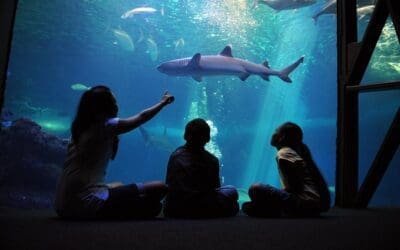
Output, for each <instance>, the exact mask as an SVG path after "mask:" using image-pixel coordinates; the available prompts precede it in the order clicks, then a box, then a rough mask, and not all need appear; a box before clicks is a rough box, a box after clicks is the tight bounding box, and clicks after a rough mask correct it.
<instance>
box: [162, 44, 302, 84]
mask: <svg viewBox="0 0 400 250" xmlns="http://www.w3.org/2000/svg"><path fill="white" fill-rule="evenodd" d="M303 61H304V56H302V57H300V58H299V59H298V60H297V61H296V62H294V63H293V64H291V65H289V66H288V67H286V68H284V69H282V70H273V69H271V68H270V67H269V65H268V62H267V61H265V62H264V63H262V64H256V63H253V62H250V61H246V60H244V59H241V58H236V57H233V55H232V47H231V46H230V45H227V46H226V47H225V48H224V49H223V50H222V51H221V53H220V54H218V55H201V54H200V53H196V54H195V55H194V56H193V57H186V58H181V59H175V60H172V61H168V62H164V63H162V64H161V65H159V66H158V67H157V69H158V70H159V71H160V72H162V73H164V74H167V75H170V76H191V77H193V79H194V80H196V81H198V82H201V81H202V78H203V76H218V75H231V76H238V77H239V78H240V79H241V80H242V81H245V80H246V79H247V78H248V77H249V76H250V75H259V76H260V77H261V78H262V79H264V80H266V81H269V76H271V75H272V76H278V77H279V78H280V79H282V80H283V81H285V82H292V80H291V79H290V78H289V74H290V73H291V72H292V71H293V70H295V69H296V68H297V66H299V64H300V63H302V62H303Z"/></svg>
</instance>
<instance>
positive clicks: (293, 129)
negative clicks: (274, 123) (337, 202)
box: [279, 122, 330, 211]
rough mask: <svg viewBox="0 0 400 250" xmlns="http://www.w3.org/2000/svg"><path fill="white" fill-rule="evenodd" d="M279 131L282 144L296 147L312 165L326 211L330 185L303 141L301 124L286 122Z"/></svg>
mask: <svg viewBox="0 0 400 250" xmlns="http://www.w3.org/2000/svg"><path fill="white" fill-rule="evenodd" d="M279 133H281V134H282V139H281V142H280V143H281V146H288V147H291V148H292V149H294V150H295V151H296V152H297V153H298V154H299V155H300V157H301V158H302V159H303V160H304V161H305V162H306V163H307V165H308V166H310V167H311V170H312V175H313V176H314V179H315V180H316V181H318V186H319V187H320V188H321V190H320V193H321V199H322V200H321V209H322V211H326V210H328V209H329V206H330V194H329V189H328V185H327V184H326V181H325V179H324V177H323V176H322V174H321V172H320V171H319V169H318V167H317V164H316V163H315V161H314V159H313V157H312V154H311V151H310V149H309V148H308V146H307V145H306V144H304V143H303V131H302V129H301V128H300V126H299V125H297V124H295V123H292V122H286V123H284V124H283V125H282V126H280V127H279Z"/></svg>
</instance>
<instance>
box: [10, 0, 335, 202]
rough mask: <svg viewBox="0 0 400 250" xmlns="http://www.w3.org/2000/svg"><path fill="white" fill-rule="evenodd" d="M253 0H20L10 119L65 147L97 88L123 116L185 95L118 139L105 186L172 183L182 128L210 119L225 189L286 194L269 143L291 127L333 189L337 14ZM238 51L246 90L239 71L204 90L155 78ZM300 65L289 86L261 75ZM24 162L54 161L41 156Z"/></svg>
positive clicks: (186, 80)
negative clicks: (259, 186) (178, 65)
mask: <svg viewBox="0 0 400 250" xmlns="http://www.w3.org/2000/svg"><path fill="white" fill-rule="evenodd" d="M256 2H259V3H258V5H257V4H255V5H254V6H253V2H252V1H247V0H224V1H219V0H218V1H217V0H208V1H205V0H200V1H199V0H182V1H178V0H166V1H156V0H147V1H143V0H140V1H128V0H116V1H103V0H90V1H89V0H85V1H83V0H71V1H61V0H40V1H39V0H34V1H32V0H31V1H27V0H20V1H19V6H18V12H17V17H16V22H15V29H14V40H13V44H12V51H11V59H10V63H9V69H8V80H7V86H6V102H5V107H4V110H5V111H8V116H7V117H6V118H5V121H16V120H17V119H19V118H22V117H24V118H28V119H31V120H33V121H34V122H36V123H38V124H39V125H40V126H41V127H42V130H43V131H44V132H46V133H50V134H51V135H55V136H57V137H59V138H65V139H68V138H69V137H70V124H71V122H72V120H73V119H74V116H75V112H76V108H77V105H78V102H79V99H80V97H81V95H82V93H83V92H84V91H85V90H87V89H88V88H90V87H93V86H95V85H98V84H105V85H107V86H109V87H110V88H111V89H112V91H113V92H114V94H115V96H116V98H117V101H118V105H119V116H120V117H127V116H130V115H133V114H136V113H137V112H139V111H141V110H143V109H144V108H147V107H148V106H150V105H152V104H154V103H156V102H157V101H159V99H160V98H161V95H162V93H164V91H165V90H168V91H169V92H170V93H171V94H173V95H174V96H175V98H176V100H175V102H174V103H173V104H172V105H170V106H168V107H167V108H165V110H163V111H162V112H161V113H160V114H159V115H157V116H156V117H155V118H154V119H152V120H151V121H149V122H148V123H146V124H144V125H143V126H142V127H141V129H137V130H135V131H133V132H131V133H129V134H125V135H122V136H121V137H120V139H121V141H120V145H119V151H118V155H117V157H116V159H115V160H114V161H112V162H111V163H110V166H109V168H108V172H107V177H106V181H108V182H111V181H122V182H124V183H131V182H143V181H147V180H164V179H165V172H166V164H167V161H168V158H169V155H170V154H171V152H173V150H174V149H175V148H176V147H178V146H179V145H182V144H183V143H184V140H183V131H184V126H185V124H186V123H187V122H188V121H189V120H191V119H193V118H195V117H202V118H204V119H206V120H207V121H208V122H209V124H210V125H211V130H212V138H211V141H210V142H209V143H208V145H207V149H208V150H209V151H210V152H211V153H213V154H214V155H215V156H217V157H218V159H219V161H220V163H221V170H220V173H221V176H222V177H223V178H222V179H223V184H232V185H235V186H237V187H238V188H241V190H242V191H245V190H247V188H248V187H249V186H250V185H251V184H252V183H254V182H256V181H257V182H263V183H269V184H272V185H276V186H278V187H279V177H278V171H277V167H276V163H275V154H276V149H274V148H273V147H272V146H270V144H269V141H270V137H271V134H272V133H273V132H274V130H275V128H276V127H277V126H278V125H280V124H281V123H283V122H285V121H293V122H296V123H298V124H299V125H301V126H302V128H303V129H304V134H305V143H306V144H308V145H309V147H310V148H311V151H312V153H313V156H314V158H315V161H316V162H317V164H318V165H319V167H320V168H321V170H322V173H323V175H324V177H325V178H326V179H327V181H328V184H329V186H331V190H332V191H334V180H335V177H334V173H335V159H336V150H335V141H336V110H337V108H336V92H337V84H336V63H337V61H336V18H334V17H333V13H334V11H330V9H326V8H325V7H324V5H325V3H324V1H309V2H307V3H306V4H301V3H298V2H296V1H295V2H296V3H294V5H293V6H289V7H284V6H283V5H271V4H264V3H265V2H263V1H256ZM138 8H140V9H138ZM285 8H286V9H285ZM130 10H132V11H131V12H129V11H130ZM312 17H314V18H312ZM229 44H231V45H232V54H233V56H234V57H235V58H243V59H245V60H248V61H250V62H254V63H256V64H258V66H257V67H258V68H257V69H249V70H250V71H252V72H253V73H254V74H253V75H252V76H250V77H249V78H247V79H246V80H245V81H241V79H239V77H238V76H237V75H234V74H233V71H235V70H237V68H229V67H228V66H226V65H225V66H224V65H220V67H221V68H220V70H221V72H217V74H218V76H204V77H202V81H201V82H200V77H193V78H192V77H190V76H188V77H185V76H183V77H176V76H172V77H171V76H168V75H165V74H163V73H162V72H159V71H158V70H157V66H158V65H160V64H161V63H162V62H165V61H168V60H173V59H177V58H183V57H189V58H191V57H192V56H193V55H195V54H196V53H201V54H202V55H217V54H219V53H220V52H221V51H222V50H223V49H224V47H225V46H227V45H229ZM302 56H304V62H303V63H301V64H300V65H299V66H298V67H297V68H296V69H295V70H294V71H293V72H292V73H291V74H290V78H291V80H292V83H290V84H289V83H287V82H285V80H286V81H288V79H286V78H285V77H284V76H281V78H280V77H279V76H276V74H280V73H276V72H275V71H270V72H269V74H271V75H270V77H269V79H267V77H266V76H264V79H263V78H262V77H260V76H257V72H256V71H257V70H259V69H262V70H266V69H267V67H270V68H271V69H274V70H282V69H284V68H285V67H287V66H289V65H290V64H292V63H294V62H296V61H297V60H299V59H300V58H301V57H302ZM266 60H268V62H269V63H268V64H267V63H264V65H261V63H262V62H264V61H266ZM240 63H245V62H240ZM236 66H237V65H236ZM224 67H228V68H224ZM249 67H250V66H249ZM251 67H253V66H251ZM242 77H243V80H244V78H245V77H244V76H243V75H242ZM194 78H196V79H194ZM268 80H269V81H268ZM3 113H4V112H3ZM4 117H5V116H4ZM16 143H19V142H16ZM21 143H23V142H21ZM10 157H11V156H10ZM13 157H17V155H14V156H13ZM18 157H24V156H20V155H19V156H18ZM49 157H50V156H49ZM26 161H27V162H28V165H29V164H31V165H41V166H42V165H43V164H47V163H46V162H41V161H40V159H39V158H38V157H33V158H31V159H27V160H26ZM57 162H59V161H57ZM49 164H50V163H49ZM51 164H53V165H54V163H53V162H51ZM57 164H60V163H57ZM57 164H56V165H57ZM57 166H58V165H57ZM25 170H26V169H25ZM25 170H24V171H25ZM21 171H22V170H21ZM26 171H28V172H27V173H29V171H31V170H26ZM32 171H34V169H33V168H32ZM38 178H39V177H38ZM40 178H42V177H40ZM43 178H44V177H43ZM44 181H46V180H44ZM51 183H53V182H51ZM15 185H17V184H15ZM20 185H27V184H23V183H20ZM31 189H34V188H33V187H32V188H31ZM242 193H243V192H242ZM18 195H19V194H16V196H18ZM22 195H23V194H22ZM20 196H21V195H20ZM243 199H245V198H243Z"/></svg>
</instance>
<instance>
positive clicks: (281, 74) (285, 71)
mask: <svg viewBox="0 0 400 250" xmlns="http://www.w3.org/2000/svg"><path fill="white" fill-rule="evenodd" d="M302 62H304V56H302V57H300V58H299V59H298V60H297V61H296V62H294V63H293V64H291V65H289V66H288V67H286V68H284V69H282V70H281V71H279V72H278V77H279V78H281V79H282V81H285V82H292V79H290V78H289V74H290V73H291V72H292V71H293V70H295V69H296V68H297V66H299V65H300V63H302Z"/></svg>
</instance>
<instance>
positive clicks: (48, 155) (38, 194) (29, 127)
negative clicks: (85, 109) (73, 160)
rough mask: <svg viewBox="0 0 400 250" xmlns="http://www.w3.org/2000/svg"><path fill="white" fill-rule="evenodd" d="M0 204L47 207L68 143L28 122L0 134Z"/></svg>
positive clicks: (51, 198) (25, 121)
mask: <svg viewBox="0 0 400 250" xmlns="http://www.w3.org/2000/svg"><path fill="white" fill-rule="evenodd" d="M0 142H1V143H0V152H1V154H0V205H2V206H16V207H29V208H33V207H35V208H37V207H51V206H52V201H53V199H54V192H55V187H56V183H57V178H58V175H59V173H60V171H61V167H62V163H63V160H64V157H65V154H66V150H67V144H68V140H65V139H61V138H58V137H56V136H53V135H50V134H48V133H46V132H43V131H42V129H41V127H40V126H39V125H38V124H36V123H35V122H33V121H31V120H29V119H18V120H16V121H14V122H13V124H12V126H10V127H9V128H2V129H1V131H0Z"/></svg>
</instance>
